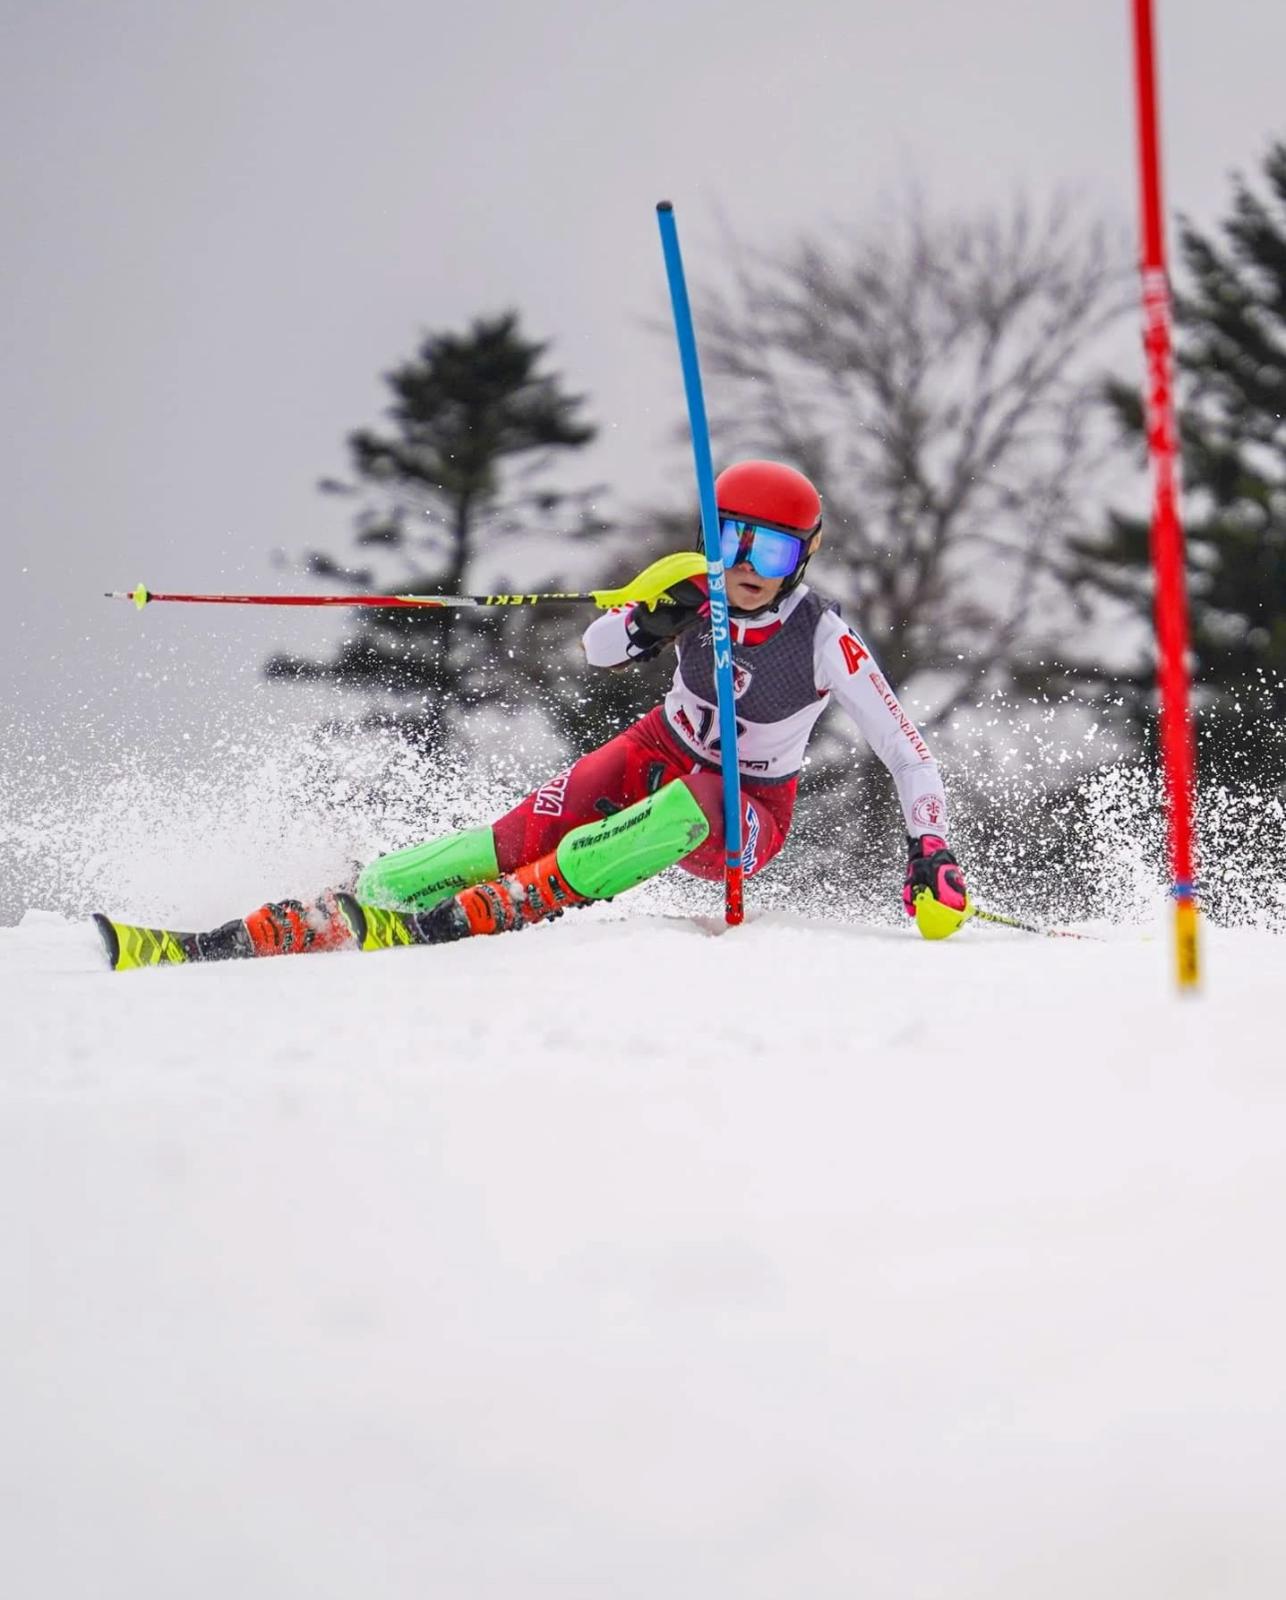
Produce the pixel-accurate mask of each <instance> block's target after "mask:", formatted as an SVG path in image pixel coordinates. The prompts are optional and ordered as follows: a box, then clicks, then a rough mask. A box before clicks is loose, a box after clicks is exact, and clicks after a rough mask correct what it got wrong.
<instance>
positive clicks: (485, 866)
mask: <svg viewBox="0 0 1286 1600" xmlns="http://www.w3.org/2000/svg"><path fill="white" fill-rule="evenodd" d="M499 872H500V867H499V864H498V863H497V861H496V844H495V839H494V838H493V837H492V833H491V829H490V828H489V827H488V828H467V829H465V830H464V831H463V832H462V833H449V834H447V836H446V837H445V838H443V839H428V840H426V841H425V843H424V844H414V845H411V846H410V847H409V848H407V849H406V850H394V851H393V853H392V854H391V855H387V856H380V857H379V858H378V859H377V860H375V861H372V862H371V863H370V865H369V866H367V867H363V868H362V871H361V873H360V874H359V875H358V879H357V886H356V888H355V890H354V894H355V895H356V898H357V899H358V900H360V901H361V902H363V904H365V905H372V906H380V907H383V908H385V909H387V910H393V911H427V910H428V908H429V907H430V906H435V905H437V903H438V902H439V901H440V900H447V899H449V898H450V897H451V896H452V895H453V894H456V893H458V892H459V891H460V890H461V889H469V888H471V887H472V886H473V885H474V884H475V883H486V882H487V881H488V879H491V878H495V877H497V876H498V875H499Z"/></svg>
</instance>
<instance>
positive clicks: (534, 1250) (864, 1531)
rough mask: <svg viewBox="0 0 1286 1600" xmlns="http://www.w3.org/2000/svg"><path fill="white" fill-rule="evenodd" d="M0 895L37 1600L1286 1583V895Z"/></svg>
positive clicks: (21, 1379) (8, 1117)
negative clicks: (1033, 912) (997, 913)
mask: <svg viewBox="0 0 1286 1600" xmlns="http://www.w3.org/2000/svg"><path fill="white" fill-rule="evenodd" d="M620 909H622V908H617V907H610V908H595V909H594V910H592V911H589V912H586V913H582V914H578V915H576V916H573V917H568V918H565V919H563V921H562V922H561V923H559V924H557V925H554V926H551V927H547V928H539V929H535V930H532V931H530V932H527V933H525V934H523V935H522V936H521V937H509V938H504V939H497V940H490V941H477V942H473V943H471V944H469V945H466V946H455V947H451V948H447V949H443V950H436V951H398V952H393V953H390V954H388V955H384V956H378V957H362V956H356V955H335V956H325V957H315V958H312V959H309V960H303V961H278V962H265V963H260V964H255V965H246V966H232V967H212V968H204V969H202V968H191V969H186V970H184V969H178V970H173V971H160V972H154V973H139V974H119V975H117V974H111V973H108V972H107V971H105V970H104V969H103V967H102V965H101V961H100V958H99V955H98V951H97V946H96V943H95V941H94V938H93V935H92V933H91V932H90V931H89V930H88V929H87V928H86V927H85V926H84V925H83V924H78V923H73V922H66V921H63V920H62V919H61V918H58V917H55V916H53V915H51V914H45V915H40V914H29V915H28V916H27V917H26V918H25V919H24V921H23V922H22V924H21V925H20V926H19V927H17V928H10V929H4V930H0V1016H3V1019H4V1023H3V1030H4V1040H5V1050H4V1065H3V1068H2V1069H0V1250H2V1253H3V1260H4V1262H5V1263H6V1293H5V1295H4V1297H3V1309H2V1310H0V1417H3V1419H4V1425H3V1430H0V1568H2V1569H3V1571H2V1575H0V1586H2V1588H3V1593H4V1594H5V1595H6V1596H8V1597H12V1600H28V1597H40V1600H49V1597H57V1600H89V1597H93V1600H107V1597H111V1600H115V1597H118V1596H119V1597H121V1600H126V1597H128V1600H151V1597H158V1600H159V1597H167V1600H168V1597H172V1596H176V1595H183V1596H185V1597H192V1600H205V1597H210V1600H215V1597H219V1600H226V1597H229V1596H238V1597H242V1600H244V1597H260V1596H262V1597H265V1600H267V1597H274V1600H280V1597H290V1600H294V1597H300V1600H302V1597H305V1596H307V1597H309V1600H329V1597H335V1600H339V1597H351V1596H353V1595H357V1594H363V1595H373V1596H380V1597H381V1600H384V1597H389V1600H402V1597H408V1600H409V1597H412V1596H416V1597H421V1596H430V1595H431V1596H438V1595H441V1596H444V1597H445V1596H449V1597H469V1600H475V1597H476V1600H514V1597H519V1596H522V1597H525V1596H551V1597H552V1596H558V1597H586V1600H588V1597H591V1596H593V1597H596V1600H597V1597H601V1596H605V1595H611V1596H613V1597H616V1596H620V1597H626V1600H635V1597H638V1600H642V1597H645V1596H646V1597H652V1596H660V1595H665V1596H675V1595H678V1596H689V1595H691V1596H698V1595H699V1596H702V1597H707V1596H737V1597H739V1600H742V1597H752V1600H759V1597H763V1600H768V1597H773V1600H776V1597H780V1596H784V1595H808V1596H813V1597H824V1600H831V1597H835V1600H839V1597H841V1596H843V1597H851V1596H862V1597H880V1600H883V1597H890V1600H893V1597H896V1600H930V1597H932V1600H966V1597H967V1600H975V1597H976V1600H983V1597H987V1600H1020V1597H1021V1600H1031V1597H1032V1596H1040V1597H1042V1600H1073V1597H1075V1600H1084V1597H1086V1596H1095V1597H1099V1600H1101V1597H1118V1596H1119V1597H1130V1600H1135V1597H1144V1596H1162V1595H1163V1596H1165V1597H1167V1600H1181V1597H1186V1596H1193V1597H1197V1596H1202V1597H1205V1596H1209V1595H1214V1594H1218V1595H1219V1596H1221V1597H1223V1600H1232V1597H1236V1600H1242V1597H1244V1600H1252V1597H1253V1600H1262V1597H1264V1596H1268V1595H1275V1594H1281V1593H1283V1592H1286V1519H1284V1518H1283V1517H1282V1514H1281V1499H1282V1491H1281V1484H1282V1481H1283V1474H1284V1472H1286V1407H1284V1405H1283V1383H1282V1378H1281V1370H1282V1351H1283V1349H1284V1348H1286V1290H1284V1289H1283V1287H1282V1281H1281V1269H1280V1258H1281V1239H1282V1237H1283V1233H1284V1232H1286V1176H1284V1174H1286V1051H1284V1050H1283V1046H1282V1042H1281V1040H1282V1031H1281V1023H1280V1003H1281V996H1282V990H1283V984H1282V957H1283V941H1282V939H1281V938H1280V937H1274V936H1273V935H1271V934H1268V933H1255V932H1242V933H1234V932H1225V933H1218V932H1216V933H1213V934H1211V935H1210V937H1209V939H1208V984H1207V992H1206V994H1205V995H1204V996H1203V997H1202V998H1201V999H1199V1000H1197V1001H1195V1002H1193V1001H1189V1002H1181V1001H1179V1000H1177V999H1176V998H1174V997H1173V996H1172V995H1171V993H1170V991H1169V987H1168V971H1167V961H1166V955H1165V949H1164V944H1163V943H1161V944H1159V943H1157V942H1146V941H1145V940H1144V939H1143V938H1142V937H1141V936H1140V935H1138V934H1120V935H1117V936H1115V937H1113V938H1111V939H1110V940H1109V941H1108V942H1105V943H1101V944H1095V943H1072V942H1068V941H1055V940H1040V939H1033V938H1028V937H1026V936H1021V935H1012V934H1009V933H1007V932H1003V931H999V930H994V929H987V928H982V927H977V926H975V927H971V928H970V929H968V930H966V932H965V933H964V934H962V935H961V936H960V937H959V938H957V939H955V940H952V941H950V942H949V943H947V944H944V945H940V946H933V945H928V944H925V943H923V942H921V941H920V940H919V939H917V938H916V937H915V936H914V934H908V933H905V932H903V931H902V930H896V931H890V930H875V929H865V928H862V927H860V926H847V927H832V928H828V927H825V926H821V925H818V924H816V923H809V922H806V921H804V920H803V919H792V918H791V917H790V916H789V915H787V914H785V913H780V912H778V913H772V914H768V915H764V916H761V917H760V918H758V919H757V920H755V921H753V922H751V923H750V924H748V925H747V926H746V927H744V928H742V929H740V930H737V931H735V932H732V933H729V934H726V935H723V936H719V937H713V936H711V934H710V932H709V931H708V929H707V928H706V927H704V926H703V925H701V924H700V923H699V922H696V921H693V920H691V919H684V918H678V917H673V918H667V917H663V916H647V915H635V916H633V917H629V916H622V915H620Z"/></svg>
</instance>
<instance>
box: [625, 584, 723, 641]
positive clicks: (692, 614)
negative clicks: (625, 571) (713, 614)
mask: <svg viewBox="0 0 1286 1600" xmlns="http://www.w3.org/2000/svg"><path fill="white" fill-rule="evenodd" d="M709 600H710V597H709V595H707V593H706V591H705V590H704V589H703V588H702V587H701V585H700V584H698V583H694V582H693V581H692V579H691V578H683V579H682V580H681V581H680V582H678V583H676V584H674V585H672V587H670V588H669V589H667V590H666V591H665V593H664V594H662V595H661V596H660V597H659V598H658V599H657V601H656V603H655V604H654V605H653V606H652V607H651V608H650V609H649V607H648V605H647V604H646V602H644V601H637V602H636V603H635V605H634V607H633V609H632V610H631V612H630V615H629V618H628V620H627V621H626V624H625V631H626V633H627V634H628V635H629V640H630V654H631V655H632V656H634V657H636V659H639V660H647V659H649V658H650V657H651V656H654V655H655V654H656V653H657V651H658V650H659V649H660V648H661V646H662V645H663V644H664V643H665V642H666V640H667V639H673V638H675V637H676V636H677V635H678V634H680V633H682V632H683V630H684V629H685V628H690V627H691V626H692V624H693V623H694V622H696V621H697V620H698V618H699V617H700V616H701V615H702V614H703V613H705V614H707V615H708V614H709V612H708V607H709Z"/></svg>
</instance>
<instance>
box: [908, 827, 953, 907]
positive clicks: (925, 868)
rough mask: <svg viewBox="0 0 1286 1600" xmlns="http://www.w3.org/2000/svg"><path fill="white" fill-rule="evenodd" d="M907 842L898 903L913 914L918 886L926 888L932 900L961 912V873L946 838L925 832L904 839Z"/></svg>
mask: <svg viewBox="0 0 1286 1600" xmlns="http://www.w3.org/2000/svg"><path fill="white" fill-rule="evenodd" d="M907 844H908V845H909V846H910V851H911V855H910V860H909V861H908V862H907V864H906V879H905V881H904V882H903V885H902V904H903V906H904V907H905V908H906V914H907V916H908V917H913V916H914V915H915V896H916V891H917V890H919V889H927V890H928V891H929V893H930V894H931V895H932V896H933V898H934V899H935V900H937V901H940V902H941V904H942V905H944V906H949V907H950V908H951V910H952V911H963V910H964V909H965V902H966V891H965V881H964V873H963V872H961V870H960V864H959V862H958V861H957V860H956V858H955V857H954V856H953V855H952V854H951V852H950V850H948V849H947V841H946V840H945V839H941V838H939V837H938V836H937V835H936V834H932V833H926V834H925V835H924V837H923V838H921V839H908V840H907Z"/></svg>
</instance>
